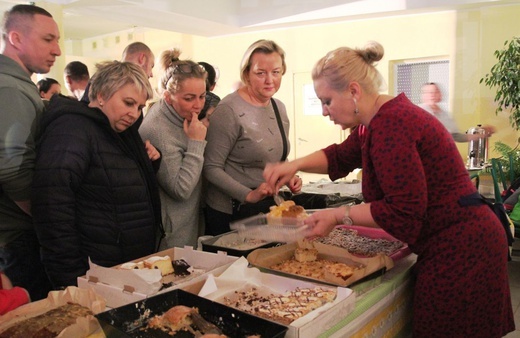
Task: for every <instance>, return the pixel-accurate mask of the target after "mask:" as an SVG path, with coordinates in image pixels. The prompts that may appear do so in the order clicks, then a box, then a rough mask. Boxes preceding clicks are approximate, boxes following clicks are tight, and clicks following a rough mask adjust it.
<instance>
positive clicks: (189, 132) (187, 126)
mask: <svg viewBox="0 0 520 338" xmlns="http://www.w3.org/2000/svg"><path fill="white" fill-rule="evenodd" d="M184 132H185V133H186V136H188V138H189V139H191V140H198V141H204V140H205V139H206V133H207V132H208V128H207V127H206V126H205V125H204V123H202V122H201V121H199V118H198V116H197V114H196V113H192V117H191V121H188V119H184Z"/></svg>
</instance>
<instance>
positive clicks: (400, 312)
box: [319, 254, 417, 338]
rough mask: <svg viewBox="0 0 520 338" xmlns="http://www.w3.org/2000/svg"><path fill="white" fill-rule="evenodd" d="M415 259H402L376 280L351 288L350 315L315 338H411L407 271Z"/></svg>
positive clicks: (414, 257) (411, 256)
mask: <svg viewBox="0 0 520 338" xmlns="http://www.w3.org/2000/svg"><path fill="white" fill-rule="evenodd" d="M416 258H417V256H416V255H414V254H411V255H409V256H407V257H404V258H403V259H401V260H399V261H397V262H396V263H395V266H394V268H393V269H391V270H390V271H388V272H387V273H386V274H384V275H383V276H382V277H381V278H380V280H372V281H370V280H369V281H367V282H364V283H362V284H359V285H356V286H353V287H352V289H353V290H354V291H356V293H357V294H356V306H355V308H354V311H353V312H351V313H350V314H349V315H348V316H347V317H345V318H344V319H343V320H341V321H340V322H339V323H337V324H336V325H334V326H333V327H331V328H330V329H328V330H327V331H325V332H323V334H321V335H320V336H319V337H320V338H322V337H338V338H339V337H354V338H355V337H363V338H365V337H408V336H411V322H410V320H411V313H412V311H411V301H412V291H413V289H412V285H411V268H412V266H413V264H414V263H415V261H416ZM371 284H372V285H371Z"/></svg>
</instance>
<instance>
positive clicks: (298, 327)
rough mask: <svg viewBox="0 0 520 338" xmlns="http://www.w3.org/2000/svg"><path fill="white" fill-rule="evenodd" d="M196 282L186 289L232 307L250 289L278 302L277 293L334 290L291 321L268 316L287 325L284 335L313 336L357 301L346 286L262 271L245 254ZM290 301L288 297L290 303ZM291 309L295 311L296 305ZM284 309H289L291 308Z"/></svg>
mask: <svg viewBox="0 0 520 338" xmlns="http://www.w3.org/2000/svg"><path fill="white" fill-rule="evenodd" d="M195 284H196V283H191V285H190V286H189V287H188V288H185V289H186V290H188V291H189V292H192V293H197V294H198V295H199V296H202V297H205V298H207V299H210V300H212V301H215V302H218V303H221V304H225V305H227V306H230V307H232V308H235V306H234V304H228V303H235V302H236V301H237V297H239V296H240V295H243V294H247V293H251V292H253V293H254V294H258V295H259V296H260V298H266V299H268V302H269V303H270V304H274V303H277V301H276V298H278V297H277V296H276V295H278V296H279V295H282V297H279V298H282V299H283V298H287V297H290V296H288V295H289V294H294V293H299V292H301V293H304V292H305V290H309V291H311V292H313V291H316V290H318V289H321V290H323V291H325V292H333V293H334V295H335V296H334V299H333V300H330V299H329V300H328V301H326V302H322V305H321V306H318V307H316V308H314V310H312V311H310V312H307V313H306V314H304V315H302V316H301V317H299V318H298V319H295V320H292V321H291V322H290V323H287V322H281V321H278V320H276V319H274V318H269V319H268V320H270V321H273V322H276V323H280V324H283V325H287V327H288V328H289V330H288V331H287V334H286V335H285V337H286V338H299V337H302V338H313V337H318V336H320V334H322V333H323V332H324V331H326V330H328V329H330V328H331V327H333V326H334V325H336V324H337V323H338V322H340V321H341V320H342V319H343V318H345V316H347V315H348V314H349V313H351V312H352V311H353V310H354V307H355V301H356V295H355V293H354V292H353V291H352V290H351V289H349V288H343V287H337V286H331V285H325V284H322V283H315V282H312V281H303V280H301V279H295V278H290V277H286V276H279V275H275V274H271V273H264V272H262V271H261V270H259V269H258V268H255V267H250V265H249V262H248V261H247V259H246V258H245V257H240V258H239V259H238V260H237V261H235V262H234V263H232V264H231V265H230V266H229V267H227V269H226V270H225V271H224V272H222V273H221V274H220V275H219V276H213V275H212V274H209V276H208V278H207V279H206V281H205V283H204V284H202V285H201V283H198V285H197V286H196V287H195ZM253 288H254V291H253ZM183 289H184V288H183ZM318 292H319V291H318ZM316 298H319V296H317V297H309V299H310V300H314V301H315V300H316ZM282 302H283V300H282ZM291 302H292V301H291V300H289V303H291ZM245 304H248V305H250V306H251V307H252V308H257V307H258V304H254V303H251V302H249V301H247V302H245ZM292 304H294V303H292ZM302 305H304V304H301V303H300V304H299V306H302ZM289 306H290V304H289ZM246 307H247V306H246ZM292 310H294V311H297V310H296V309H292ZM242 311H243V310H242ZM287 311H288V312H292V311H291V309H290V308H289V309H287ZM250 313H251V312H250ZM263 318H266V317H263Z"/></svg>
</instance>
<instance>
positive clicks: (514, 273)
mask: <svg viewBox="0 0 520 338" xmlns="http://www.w3.org/2000/svg"><path fill="white" fill-rule="evenodd" d="M508 265H509V285H510V287H511V299H512V302H513V311H514V312H515V324H516V331H514V332H511V333H509V334H508V335H507V336H506V337H507V338H520V238H516V241H515V243H513V255H512V260H511V261H510V262H509V263H508Z"/></svg>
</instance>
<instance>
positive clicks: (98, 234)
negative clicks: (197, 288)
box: [32, 61, 161, 289]
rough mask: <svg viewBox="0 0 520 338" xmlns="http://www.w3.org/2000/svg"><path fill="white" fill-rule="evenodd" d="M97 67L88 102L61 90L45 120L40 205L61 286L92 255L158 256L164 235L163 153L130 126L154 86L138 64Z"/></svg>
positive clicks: (47, 252)
mask: <svg viewBox="0 0 520 338" xmlns="http://www.w3.org/2000/svg"><path fill="white" fill-rule="evenodd" d="M97 68H98V70H97V72H96V73H95V74H94V76H93V77H92V81H91V85H90V92H89V95H90V103H89V104H88V106H87V105H86V104H85V103H83V102H78V101H75V100H72V99H70V98H66V97H61V96H58V95H55V96H53V97H52V98H51V101H50V103H49V107H48V110H47V112H46V114H45V115H44V117H43V119H42V130H43V134H42V137H41V138H40V142H39V145H38V146H39V148H38V156H37V160H36V169H35V175H34V184H33V194H32V204H33V215H34V224H35V227H36V232H37V234H38V238H39V240H40V243H41V245H42V261H43V264H44V265H45V268H46V271H47V273H48V275H49V278H50V279H51V282H52V285H53V288H54V289H63V288H64V287H66V286H70V285H76V284H77V281H76V279H77V277H79V276H83V275H84V274H85V273H86V272H87V270H88V269H89V259H90V260H91V261H92V262H93V263H95V264H98V265H101V266H105V267H111V266H114V265H117V264H121V263H124V262H128V261H130V260H133V259H137V258H140V257H143V256H147V255H150V254H153V253H154V252H156V248H157V246H158V241H159V236H160V233H161V223H160V217H161V216H160V215H161V207H160V200H159V194H158V187H157V182H156V180H155V171H154V170H153V168H152V163H151V161H154V160H157V159H158V158H159V157H160V154H159V153H158V151H157V150H156V149H155V148H153V147H151V148H145V146H144V142H143V140H142V139H141V138H140V137H139V135H138V134H137V137H136V136H135V135H136V134H134V133H132V132H129V128H130V127H131V126H132V125H133V124H134V123H135V122H136V121H137V120H138V118H139V116H140V115H141V113H142V109H143V107H144V106H145V104H146V101H147V100H148V99H149V98H150V97H152V95H153V91H152V87H151V85H150V82H149V81H148V78H147V76H146V74H145V73H144V71H143V70H142V69H141V68H140V67H139V66H137V65H135V64H132V63H129V62H119V61H111V62H105V63H101V64H98V65H97Z"/></svg>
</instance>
